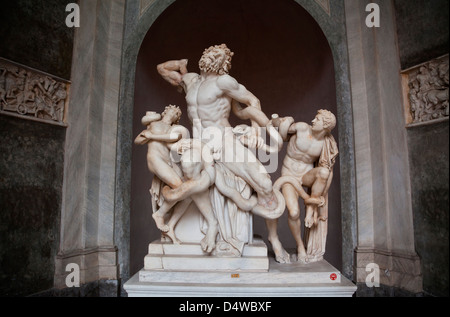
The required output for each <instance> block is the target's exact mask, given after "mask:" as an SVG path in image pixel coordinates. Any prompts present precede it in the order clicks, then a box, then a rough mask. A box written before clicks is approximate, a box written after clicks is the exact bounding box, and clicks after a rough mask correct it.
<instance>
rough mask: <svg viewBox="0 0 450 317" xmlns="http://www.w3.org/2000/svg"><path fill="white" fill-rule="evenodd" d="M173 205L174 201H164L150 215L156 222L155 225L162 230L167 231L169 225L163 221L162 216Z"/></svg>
mask: <svg viewBox="0 0 450 317" xmlns="http://www.w3.org/2000/svg"><path fill="white" fill-rule="evenodd" d="M174 205H175V202H168V201H164V203H163V204H162V206H161V207H160V208H159V209H158V210H157V211H155V212H154V213H153V214H152V217H153V220H154V221H155V223H156V226H157V227H158V229H159V230H161V231H162V232H167V231H169V227H168V226H167V225H166V224H165V222H164V216H165V215H166V213H167V212H168V211H169V210H170V209H171V208H172V207H173V206H174Z"/></svg>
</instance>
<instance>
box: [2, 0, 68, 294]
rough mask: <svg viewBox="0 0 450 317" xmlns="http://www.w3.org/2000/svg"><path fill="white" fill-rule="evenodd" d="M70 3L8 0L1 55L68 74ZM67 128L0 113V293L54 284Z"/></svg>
mask: <svg viewBox="0 0 450 317" xmlns="http://www.w3.org/2000/svg"><path fill="white" fill-rule="evenodd" d="M70 2H75V1H67V0H50V1H33V0H8V1H4V2H2V8H1V10H0V38H1V39H2V40H1V42H0V57H3V58H7V59H9V60H11V61H14V62H17V63H20V64H23V65H26V66H29V67H32V68H34V69H37V70H40V71H43V72H46V73H48V74H51V75H53V76H58V77H60V78H63V79H66V80H68V79H70V72H71V60H72V47H73V29H69V28H67V27H66V25H65V19H66V15H67V14H68V13H66V12H65V7H66V5H67V3H70ZM65 131H66V129H65V128H64V127H62V126H57V125H50V124H45V123H40V122H35V121H29V120H25V119H20V118H14V117H10V116H4V115H0V136H1V140H0V285H1V286H0V296H14V295H21V296H22V295H30V294H33V293H36V292H40V291H43V290H46V289H49V288H52V287H53V275H54V267H55V264H54V258H55V255H56V252H57V248H58V238H59V223H60V212H61V196H62V181H63V160H64V140H65Z"/></svg>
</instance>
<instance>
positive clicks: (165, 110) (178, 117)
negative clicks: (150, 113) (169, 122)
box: [161, 105, 181, 124]
mask: <svg viewBox="0 0 450 317" xmlns="http://www.w3.org/2000/svg"><path fill="white" fill-rule="evenodd" d="M170 110H175V111H176V114H177V119H176V120H175V124H178V123H179V122H180V118H181V110H180V107H178V106H174V105H168V106H167V107H166V108H165V109H164V112H163V113H162V114H161V116H163V117H164V116H165V115H166V114H167V112H168V111H170Z"/></svg>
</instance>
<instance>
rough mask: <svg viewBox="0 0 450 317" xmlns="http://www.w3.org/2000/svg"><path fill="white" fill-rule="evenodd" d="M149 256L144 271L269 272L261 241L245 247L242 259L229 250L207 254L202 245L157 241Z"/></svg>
mask: <svg viewBox="0 0 450 317" xmlns="http://www.w3.org/2000/svg"><path fill="white" fill-rule="evenodd" d="M148 251H149V253H148V255H146V256H145V258H144V270H145V271H178V272H230V271H233V272H243V271H247V272H267V271H268V270H269V260H268V257H267V247H266V245H265V243H264V242H263V241H262V240H257V239H256V240H255V242H254V243H252V244H248V245H245V246H244V248H243V250H242V255H241V256H235V255H232V254H231V253H228V252H227V251H226V250H225V251H223V250H222V251H221V253H216V251H214V252H213V253H212V254H207V253H205V252H203V251H202V249H201V246H200V244H196V243H186V244H185V243H183V244H181V245H175V244H172V243H166V242H160V241H155V242H152V243H150V245H149V250H148Z"/></svg>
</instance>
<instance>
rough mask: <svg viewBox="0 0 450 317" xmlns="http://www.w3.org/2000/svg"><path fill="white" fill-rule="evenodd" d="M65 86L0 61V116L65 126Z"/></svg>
mask: <svg viewBox="0 0 450 317" xmlns="http://www.w3.org/2000/svg"><path fill="white" fill-rule="evenodd" d="M69 86H70V84H69V82H67V81H65V80H62V79H59V78H56V77H54V76H51V75H49V74H45V73H41V72H39V71H36V70H33V69H31V68H28V67H26V66H23V65H20V64H16V63H14V62H11V61H8V60H6V59H3V58H0V113H1V114H6V115H12V116H17V117H21V118H25V119H31V120H36V121H42V122H46V123H51V124H57V125H65V122H64V115H65V110H66V108H67V106H66V103H67V100H68V95H69Z"/></svg>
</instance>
